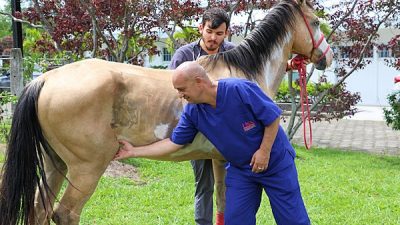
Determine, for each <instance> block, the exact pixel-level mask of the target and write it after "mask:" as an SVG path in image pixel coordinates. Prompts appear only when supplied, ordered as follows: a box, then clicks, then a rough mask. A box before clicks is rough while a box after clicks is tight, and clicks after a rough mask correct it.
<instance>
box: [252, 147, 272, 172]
mask: <svg viewBox="0 0 400 225" xmlns="http://www.w3.org/2000/svg"><path fill="white" fill-rule="evenodd" d="M269 156H270V151H268V152H267V151H264V150H262V149H258V150H257V151H256V152H255V153H254V154H253V158H251V162H250V166H252V167H253V168H252V171H253V172H254V173H261V172H264V171H265V170H267V168H268V163H269Z"/></svg>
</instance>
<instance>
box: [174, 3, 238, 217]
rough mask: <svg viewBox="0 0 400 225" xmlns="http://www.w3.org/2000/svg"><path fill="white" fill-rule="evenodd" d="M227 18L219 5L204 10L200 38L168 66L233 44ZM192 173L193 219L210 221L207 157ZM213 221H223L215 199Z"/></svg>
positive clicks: (210, 183)
mask: <svg viewBox="0 0 400 225" xmlns="http://www.w3.org/2000/svg"><path fill="white" fill-rule="evenodd" d="M229 24H230V18H229V16H228V14H227V13H226V12H225V11H224V10H223V9H221V8H211V9H208V10H206V11H205V12H204V14H203V19H202V22H201V24H200V25H199V32H200V34H201V38H200V40H198V41H195V42H192V43H189V44H187V45H184V46H182V47H180V48H179V49H178V50H177V51H176V52H175V54H174V56H173V57H172V60H171V63H170V65H169V69H175V68H176V67H178V66H179V65H180V64H182V63H183V62H186V61H195V60H196V59H197V58H199V57H200V56H203V55H210V54H215V53H218V52H224V51H227V50H229V49H232V48H234V47H235V46H234V45H233V44H232V43H230V42H228V41H225V37H227V35H228V32H229V31H228V29H229ZM191 164H192V167H193V172H194V175H195V188H196V190H195V222H196V225H212V219H213V193H214V173H213V164H212V160H211V159H200V160H192V161H191ZM220 191H224V190H220ZM217 208H218V209H217V213H216V224H217V225H223V224H224V222H223V218H224V214H223V211H224V206H222V205H221V204H219V202H217Z"/></svg>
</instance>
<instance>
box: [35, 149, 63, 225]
mask: <svg viewBox="0 0 400 225" xmlns="http://www.w3.org/2000/svg"><path fill="white" fill-rule="evenodd" d="M50 154H51V157H52V159H53V160H51V159H50V158H49V156H48V155H46V156H45V159H44V160H45V162H44V166H45V172H46V179H47V184H48V186H49V189H50V190H51V192H50V193H48V195H47V194H46V193H43V194H44V195H45V199H44V200H42V198H41V196H40V193H39V191H37V192H36V197H35V215H36V224H49V222H50V218H51V215H52V212H53V205H54V201H55V199H56V197H57V194H58V193H59V192H60V189H61V186H62V183H63V181H64V179H65V175H66V173H67V166H66V165H65V163H64V162H63V161H62V160H61V159H60V157H58V155H56V154H55V152H53V151H51V152H50ZM40 185H42V186H43V183H41V184H40ZM43 190H44V189H43ZM43 203H44V204H45V206H44V205H43Z"/></svg>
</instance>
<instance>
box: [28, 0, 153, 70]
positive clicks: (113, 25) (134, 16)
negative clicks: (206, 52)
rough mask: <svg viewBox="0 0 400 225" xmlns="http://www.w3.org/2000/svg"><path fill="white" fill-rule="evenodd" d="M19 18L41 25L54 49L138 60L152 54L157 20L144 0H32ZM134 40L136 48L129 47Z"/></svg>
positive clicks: (113, 58) (124, 59) (149, 5)
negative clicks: (137, 45) (31, 4)
mask: <svg viewBox="0 0 400 225" xmlns="http://www.w3.org/2000/svg"><path fill="white" fill-rule="evenodd" d="M32 2H33V7H30V8H28V9H27V10H26V11H25V12H24V13H23V15H22V17H23V18H25V19H26V20H28V21H30V22H32V23H40V24H42V25H43V28H44V30H45V31H46V33H47V34H48V35H49V36H50V37H51V40H52V41H53V42H54V45H53V46H54V49H55V50H56V51H71V52H72V53H74V54H77V55H78V56H80V57H84V53H85V52H86V51H88V50H90V51H91V56H92V57H96V56H97V55H100V56H101V57H104V58H107V59H109V60H115V61H119V62H124V61H131V62H137V63H140V58H141V57H143V54H149V55H152V54H156V53H157V51H156V49H155V47H154V41H155V40H156V39H157V32H156V31H155V30H154V29H155V28H157V26H158V24H157V21H156V20H155V19H154V18H153V17H152V16H151V14H150V12H151V11H152V10H153V8H154V7H155V6H154V4H152V2H149V1H144V0H132V1H123V0H119V1H112V2H111V1H104V0H93V1H91V0H80V1H76V0H65V1H55V0H48V1H43V0H33V1H32ZM132 40H134V41H135V42H136V43H140V44H139V46H140V48H129V47H130V46H129V43H130V42H131V41H132Z"/></svg>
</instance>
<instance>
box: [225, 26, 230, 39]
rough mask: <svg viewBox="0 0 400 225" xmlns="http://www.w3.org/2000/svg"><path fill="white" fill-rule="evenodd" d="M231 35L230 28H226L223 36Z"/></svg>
mask: <svg viewBox="0 0 400 225" xmlns="http://www.w3.org/2000/svg"><path fill="white" fill-rule="evenodd" d="M230 35H231V29H229V28H228V29H226V32H225V37H229V36H230Z"/></svg>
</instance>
